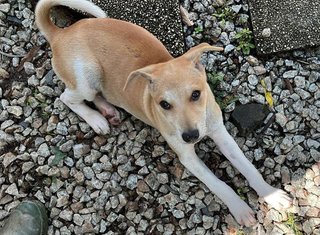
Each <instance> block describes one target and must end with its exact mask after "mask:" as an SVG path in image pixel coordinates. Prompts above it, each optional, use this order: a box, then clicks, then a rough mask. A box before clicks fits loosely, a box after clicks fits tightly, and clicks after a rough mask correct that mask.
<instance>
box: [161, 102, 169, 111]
mask: <svg viewBox="0 0 320 235" xmlns="http://www.w3.org/2000/svg"><path fill="white" fill-rule="evenodd" d="M160 106H161V108H163V109H165V110H169V109H171V105H170V104H169V103H168V102H167V101H165V100H162V101H160Z"/></svg>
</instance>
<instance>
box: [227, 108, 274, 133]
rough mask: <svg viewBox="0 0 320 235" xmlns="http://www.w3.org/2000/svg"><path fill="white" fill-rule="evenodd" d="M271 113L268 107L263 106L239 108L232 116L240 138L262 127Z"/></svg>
mask: <svg viewBox="0 0 320 235" xmlns="http://www.w3.org/2000/svg"><path fill="white" fill-rule="evenodd" d="M269 113H270V111H269V109H268V107H267V106H266V105H262V104H256V103H251V104H243V105H239V106H237V107H236V108H235V109H234V111H233V112H232V114H231V117H230V118H231V119H230V120H231V121H232V122H233V123H234V125H235V126H236V127H237V128H238V130H239V135H240V136H246V135H248V134H249V133H251V132H253V131H255V130H256V129H257V128H259V127H261V126H262V124H263V121H264V120H265V118H266V117H267V116H268V114H269Z"/></svg>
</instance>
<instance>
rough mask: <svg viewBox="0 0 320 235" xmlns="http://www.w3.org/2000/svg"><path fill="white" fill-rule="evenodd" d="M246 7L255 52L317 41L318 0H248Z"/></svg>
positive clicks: (319, 6)
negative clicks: (253, 38) (249, 17)
mask: <svg viewBox="0 0 320 235" xmlns="http://www.w3.org/2000/svg"><path fill="white" fill-rule="evenodd" d="M249 7H250V14H251V21H252V26H253V34H254V37H255V44H256V47H257V53H258V54H269V53H274V52H278V51H286V50H292V49H297V48H302V47H305V46H315V45H320V37H319V35H320V0H285V1H279V0H249ZM268 31H269V32H268ZM263 32H264V33H263Z"/></svg>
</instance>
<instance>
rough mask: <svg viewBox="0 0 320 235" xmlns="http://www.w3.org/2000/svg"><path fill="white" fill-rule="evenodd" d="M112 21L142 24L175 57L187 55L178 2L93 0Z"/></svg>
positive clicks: (171, 0) (176, 0) (160, 0)
mask: <svg viewBox="0 0 320 235" xmlns="http://www.w3.org/2000/svg"><path fill="white" fill-rule="evenodd" d="M92 1H93V2H94V3H95V4H97V5H98V6H100V7H101V8H102V9H103V10H105V11H106V13H107V15H108V16H109V17H111V18H116V19H121V20H126V21H129V22H132V23H135V24H137V25H140V26H142V27H144V28H145V29H147V30H148V31H149V32H151V33H153V34H154V35H155V36H156V37H157V38H158V39H159V40H160V41H161V42H162V43H163V44H164V45H165V46H166V47H167V49H168V50H169V52H170V53H171V54H172V55H173V56H178V55H181V54H183V53H184V51H185V44H184V35H183V28H182V21H181V16H180V9H179V0H166V1H163V0H130V1H127V0H92Z"/></svg>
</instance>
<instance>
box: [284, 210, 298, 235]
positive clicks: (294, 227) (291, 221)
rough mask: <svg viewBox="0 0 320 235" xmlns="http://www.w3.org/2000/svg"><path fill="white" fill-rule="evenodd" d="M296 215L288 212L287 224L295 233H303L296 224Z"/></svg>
mask: <svg viewBox="0 0 320 235" xmlns="http://www.w3.org/2000/svg"><path fill="white" fill-rule="evenodd" d="M295 220H296V219H295V216H294V214H293V213H289V214H288V220H287V221H286V222H285V224H286V225H287V226H288V227H289V228H291V229H292V230H293V233H294V234H295V235H302V232H301V231H300V230H299V229H298V226H297V224H296V221H295Z"/></svg>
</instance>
